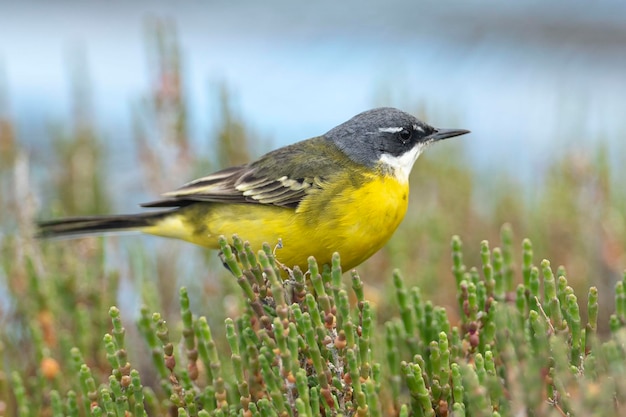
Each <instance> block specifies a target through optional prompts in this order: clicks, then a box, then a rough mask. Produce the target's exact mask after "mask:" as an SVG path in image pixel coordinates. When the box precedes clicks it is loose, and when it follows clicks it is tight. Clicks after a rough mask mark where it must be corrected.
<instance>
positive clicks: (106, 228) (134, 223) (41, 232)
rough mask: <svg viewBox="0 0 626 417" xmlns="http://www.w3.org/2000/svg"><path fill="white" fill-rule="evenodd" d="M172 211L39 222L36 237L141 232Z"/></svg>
mask: <svg viewBox="0 0 626 417" xmlns="http://www.w3.org/2000/svg"><path fill="white" fill-rule="evenodd" d="M170 214H171V211H169V210H168V211H159V212H154V213H140V214H122V215H113V216H88V217H69V218H65V219H59V220H51V221H44V222H39V223H38V224H37V226H38V230H37V234H36V236H37V237H38V238H54V237H62V236H76V235H93V234H100V233H108V232H121V231H132V230H140V229H142V228H144V227H149V226H153V225H154V224H156V223H157V222H158V221H159V220H161V219H163V218H165V217H166V216H168V215H170Z"/></svg>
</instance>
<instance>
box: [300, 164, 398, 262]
mask: <svg viewBox="0 0 626 417" xmlns="http://www.w3.org/2000/svg"><path fill="white" fill-rule="evenodd" d="M330 193H332V191H330V192H329V194H330ZM408 197H409V186H408V183H401V182H399V181H398V180H396V179H395V178H394V177H392V176H378V175H370V176H368V177H367V178H366V180H365V181H363V182H361V183H360V184H357V185H354V184H348V185H346V186H345V187H344V188H343V189H342V190H341V191H340V192H339V193H337V194H335V195H334V196H333V197H331V198H329V199H328V201H327V205H326V207H325V208H324V207H322V206H321V205H320V204H311V206H312V208H314V210H307V209H308V208H309V207H308V205H307V204H303V205H302V206H301V208H300V209H299V210H298V212H299V213H298V214H301V215H303V217H304V220H305V221H306V222H307V224H308V225H309V228H310V229H313V230H311V235H312V236H313V237H314V239H316V240H317V241H319V242H320V243H318V244H317V245H316V246H318V249H319V252H318V255H317V257H316V258H317V259H318V260H320V261H322V262H321V263H330V261H331V257H332V253H333V252H339V254H340V255H341V260H342V267H343V268H344V269H349V268H353V267H355V266H357V265H359V264H360V263H362V262H363V261H365V260H366V259H368V258H369V257H370V256H372V255H373V254H374V253H375V252H376V251H378V250H379V249H380V248H381V247H382V246H383V245H384V244H385V243H386V242H387V241H388V240H389V238H390V237H391V236H392V234H393V232H394V231H395V230H396V228H397V227H398V225H399V224H400V222H402V219H403V218H404V215H405V213H406V210H407V206H408ZM324 200H325V199H321V201H324ZM305 203H308V201H306V202H305ZM318 213H319V214H318ZM313 223H317V226H315V225H314V224H313Z"/></svg>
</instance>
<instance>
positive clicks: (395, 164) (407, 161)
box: [379, 143, 427, 183]
mask: <svg viewBox="0 0 626 417" xmlns="http://www.w3.org/2000/svg"><path fill="white" fill-rule="evenodd" d="M426 146H427V145H426V144H424V143H419V144H417V145H416V146H415V147H414V148H413V149H411V150H410V151H408V152H405V153H403V154H402V155H400V156H393V155H389V154H383V155H381V156H380V159H379V161H380V162H381V163H382V164H385V165H386V166H387V167H389V168H391V170H392V171H393V173H394V175H395V177H396V179H397V180H398V181H400V182H403V183H407V182H409V175H410V174H411V169H413V164H415V161H417V158H418V157H419V156H420V155H421V154H422V151H423V150H424V148H425V147H426Z"/></svg>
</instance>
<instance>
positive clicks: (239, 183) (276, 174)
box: [142, 138, 338, 208]
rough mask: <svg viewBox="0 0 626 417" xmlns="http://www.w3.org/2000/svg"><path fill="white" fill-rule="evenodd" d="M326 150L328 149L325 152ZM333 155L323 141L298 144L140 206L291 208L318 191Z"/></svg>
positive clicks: (188, 185) (211, 176) (334, 164)
mask: <svg viewBox="0 0 626 417" xmlns="http://www.w3.org/2000/svg"><path fill="white" fill-rule="evenodd" d="M322 141H323V142H324V143H322ZM316 145H317V146H316ZM319 145H323V146H321V147H320V146H319ZM328 146H330V147H331V148H330V149H328V148H326V147H328ZM320 149H322V151H321V152H320ZM337 152H338V150H336V148H335V147H334V145H330V144H329V143H328V142H326V140H325V139H323V138H314V139H309V140H307V141H303V142H298V143H296V144H294V145H290V146H286V147H284V148H280V149H277V150H275V151H273V152H270V153H268V154H266V155H264V156H262V157H261V158H260V159H258V160H257V161H255V162H252V163H250V164H247V165H242V166H238V167H232V168H226V169H224V170H221V171H218V172H215V173H213V174H211V175H208V176H206V177H202V178H198V179H197V180H194V181H192V182H190V183H187V184H185V185H184V186H182V187H181V188H179V189H177V190H175V191H171V192H168V193H165V194H163V196H164V197H165V198H164V199H163V200H159V201H155V202H152V203H147V204H142V206H143V207H180V206H185V205H188V204H191V203H193V202H197V201H206V202H214V203H256V204H268V205H274V206H279V207H291V208H295V207H297V206H298V204H300V202H301V201H302V199H303V198H304V197H305V196H307V195H308V194H309V193H311V192H314V191H315V190H319V189H321V188H322V186H323V183H324V181H325V179H326V178H327V176H328V175H330V174H331V173H332V172H333V166H336V159H335V158H333V157H336V156H337Z"/></svg>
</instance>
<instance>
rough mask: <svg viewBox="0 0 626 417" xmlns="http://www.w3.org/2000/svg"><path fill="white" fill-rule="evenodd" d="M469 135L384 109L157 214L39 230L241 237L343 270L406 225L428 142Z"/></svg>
mask: <svg viewBox="0 0 626 417" xmlns="http://www.w3.org/2000/svg"><path fill="white" fill-rule="evenodd" d="M467 133H470V132H469V130H465V129H438V128H435V127H433V126H430V125H429V124H427V123H425V122H423V121H420V120H418V119H417V118H416V117H414V116H413V115H411V114H409V113H406V112H404V111H401V110H399V109H396V108H391V107H380V108H374V109H371V110H367V111H364V112H362V113H359V114H357V115H356V116H354V117H352V118H351V119H349V120H348V121H346V122H344V123H342V124H340V125H338V126H336V127H334V128H332V129H331V130H329V131H328V132H326V133H325V134H323V135H321V136H316V137H313V138H311V139H306V140H303V141H300V142H296V143H294V144H291V145H287V146H284V147H282V148H278V149H276V150H274V151H271V152H269V153H267V154H265V155H263V156H261V157H260V158H258V159H257V160H255V161H253V162H249V163H247V164H244V165H239V166H233V167H230V168H225V169H222V170H220V171H217V172H215V173H212V174H210V175H207V176H204V177H202V178H198V179H196V180H193V181H191V182H189V183H187V184H185V185H183V186H182V187H180V188H178V189H176V190H174V191H170V192H166V193H164V194H162V196H161V197H162V198H161V199H158V200H156V201H152V202H149V203H145V204H141V206H142V207H144V208H156V209H159V210H157V211H147V212H140V213H137V214H122V215H105V216H87V217H69V218H61V219H57V220H51V221H42V222H39V223H38V232H37V236H38V237H40V238H55V237H62V236H69V237H78V236H83V235H92V234H102V233H109V232H122V231H138V232H143V233H147V234H151V235H157V236H162V237H168V238H177V239H182V240H185V241H188V242H191V243H194V244H197V245H200V246H204V247H207V248H211V249H218V238H219V237H220V236H226V237H231V236H233V235H238V236H239V237H241V238H242V239H243V240H245V241H248V242H249V243H250V245H251V247H252V248H253V249H256V250H259V249H261V247H262V245H263V243H269V244H270V245H276V247H277V249H276V251H275V257H276V260H277V261H278V262H279V263H280V264H282V265H284V266H286V267H287V268H293V267H295V266H298V267H299V268H301V270H303V271H306V270H307V269H308V258H309V256H313V257H315V259H316V260H317V262H318V264H320V265H323V264H328V265H330V264H331V261H332V256H333V253H335V252H338V253H339V255H340V259H341V267H342V268H343V270H349V269H352V268H354V267H356V266H358V265H359V264H361V263H362V262H364V261H365V260H367V259H368V258H369V257H371V256H372V255H373V254H374V253H376V252H377V251H378V250H379V249H380V248H382V247H383V246H384V244H385V243H386V242H387V241H388V240H389V238H390V237H391V236H392V235H393V233H394V231H395V230H396V229H397V227H398V226H399V225H400V222H401V221H402V219H403V218H404V216H405V214H406V211H407V207H408V201H409V174H410V173H411V170H412V168H413V165H414V163H415V161H416V160H417V158H418V157H419V156H420V154H421V153H422V152H423V151H424V150H425V149H426V148H427V147H428V146H430V145H431V144H433V143H435V142H438V141H441V140H443V139H447V138H451V137H455V136H460V135H464V134H467Z"/></svg>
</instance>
